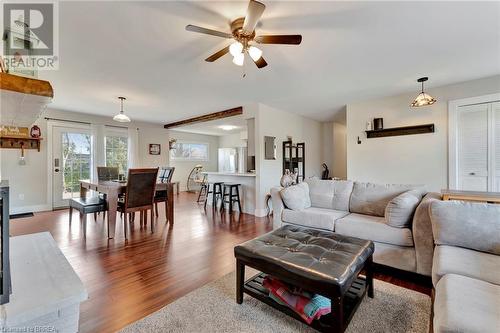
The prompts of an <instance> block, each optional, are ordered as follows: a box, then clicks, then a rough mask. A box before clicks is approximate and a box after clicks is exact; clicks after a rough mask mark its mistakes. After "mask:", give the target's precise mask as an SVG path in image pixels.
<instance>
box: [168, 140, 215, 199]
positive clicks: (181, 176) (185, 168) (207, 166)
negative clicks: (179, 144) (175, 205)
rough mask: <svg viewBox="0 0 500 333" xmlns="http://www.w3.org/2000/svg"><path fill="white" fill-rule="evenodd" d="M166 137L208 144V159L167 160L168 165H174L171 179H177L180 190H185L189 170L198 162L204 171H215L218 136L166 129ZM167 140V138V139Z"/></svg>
mask: <svg viewBox="0 0 500 333" xmlns="http://www.w3.org/2000/svg"><path fill="white" fill-rule="evenodd" d="M168 137H169V139H170V138H174V139H177V141H187V142H196V143H208V144H209V148H208V149H209V160H208V161H174V160H169V166H173V167H175V171H174V175H173V177H172V180H173V181H179V182H180V183H181V184H180V187H181V188H180V189H181V191H185V190H186V185H187V179H188V176H189V173H190V172H191V170H192V169H193V168H194V167H195V166H196V165H198V164H200V165H202V166H203V170H204V171H217V163H218V160H217V150H218V149H219V137H218V136H214V135H203V134H194V133H186V132H179V131H175V130H169V131H168ZM167 141H168V140H167Z"/></svg>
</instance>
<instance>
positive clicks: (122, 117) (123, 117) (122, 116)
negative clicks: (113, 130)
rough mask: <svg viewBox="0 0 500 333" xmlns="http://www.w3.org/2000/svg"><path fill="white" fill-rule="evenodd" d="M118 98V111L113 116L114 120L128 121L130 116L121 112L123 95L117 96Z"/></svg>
mask: <svg viewBox="0 0 500 333" xmlns="http://www.w3.org/2000/svg"><path fill="white" fill-rule="evenodd" d="M118 99H119V100H120V113H118V114H117V115H116V116H114V117H113V120H114V121H117V122H120V123H130V118H129V117H128V116H127V115H126V114H125V113H123V101H124V100H125V99H126V98H125V97H118Z"/></svg>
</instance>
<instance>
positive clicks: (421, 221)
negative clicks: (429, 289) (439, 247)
mask: <svg viewBox="0 0 500 333" xmlns="http://www.w3.org/2000/svg"><path fill="white" fill-rule="evenodd" d="M437 200H441V194H439V193H433V192H429V193H427V194H426V195H425V196H424V198H423V199H422V201H421V202H420V204H419V205H418V206H417V209H416V210H415V215H414V216H413V225H412V233H413V242H414V243H415V255H416V259H417V273H419V274H422V275H426V276H431V274H432V257H433V254H434V237H433V235H432V223H431V216H430V211H429V208H430V205H431V203H432V202H433V201H437Z"/></svg>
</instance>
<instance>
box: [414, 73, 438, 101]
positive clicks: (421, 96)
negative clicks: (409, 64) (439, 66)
mask: <svg viewBox="0 0 500 333" xmlns="http://www.w3.org/2000/svg"><path fill="white" fill-rule="evenodd" d="M427 80H429V78H428V77H421V78H420V79H418V80H417V82H419V83H422V91H421V92H420V94H418V96H417V97H416V98H415V100H414V101H413V102H412V103H411V106H412V107H414V108H415V107H421V106H428V105H432V104H434V103H436V101H437V100H436V99H435V98H434V97H432V96H431V95H429V94H427V93H426V92H425V91H424V82H425V81H427Z"/></svg>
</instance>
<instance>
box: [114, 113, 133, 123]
mask: <svg viewBox="0 0 500 333" xmlns="http://www.w3.org/2000/svg"><path fill="white" fill-rule="evenodd" d="M113 120H114V121H118V122H120V123H130V118H129V117H128V116H127V115H126V114H124V113H122V112H120V113H119V114H117V115H116V116H114V117H113Z"/></svg>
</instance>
